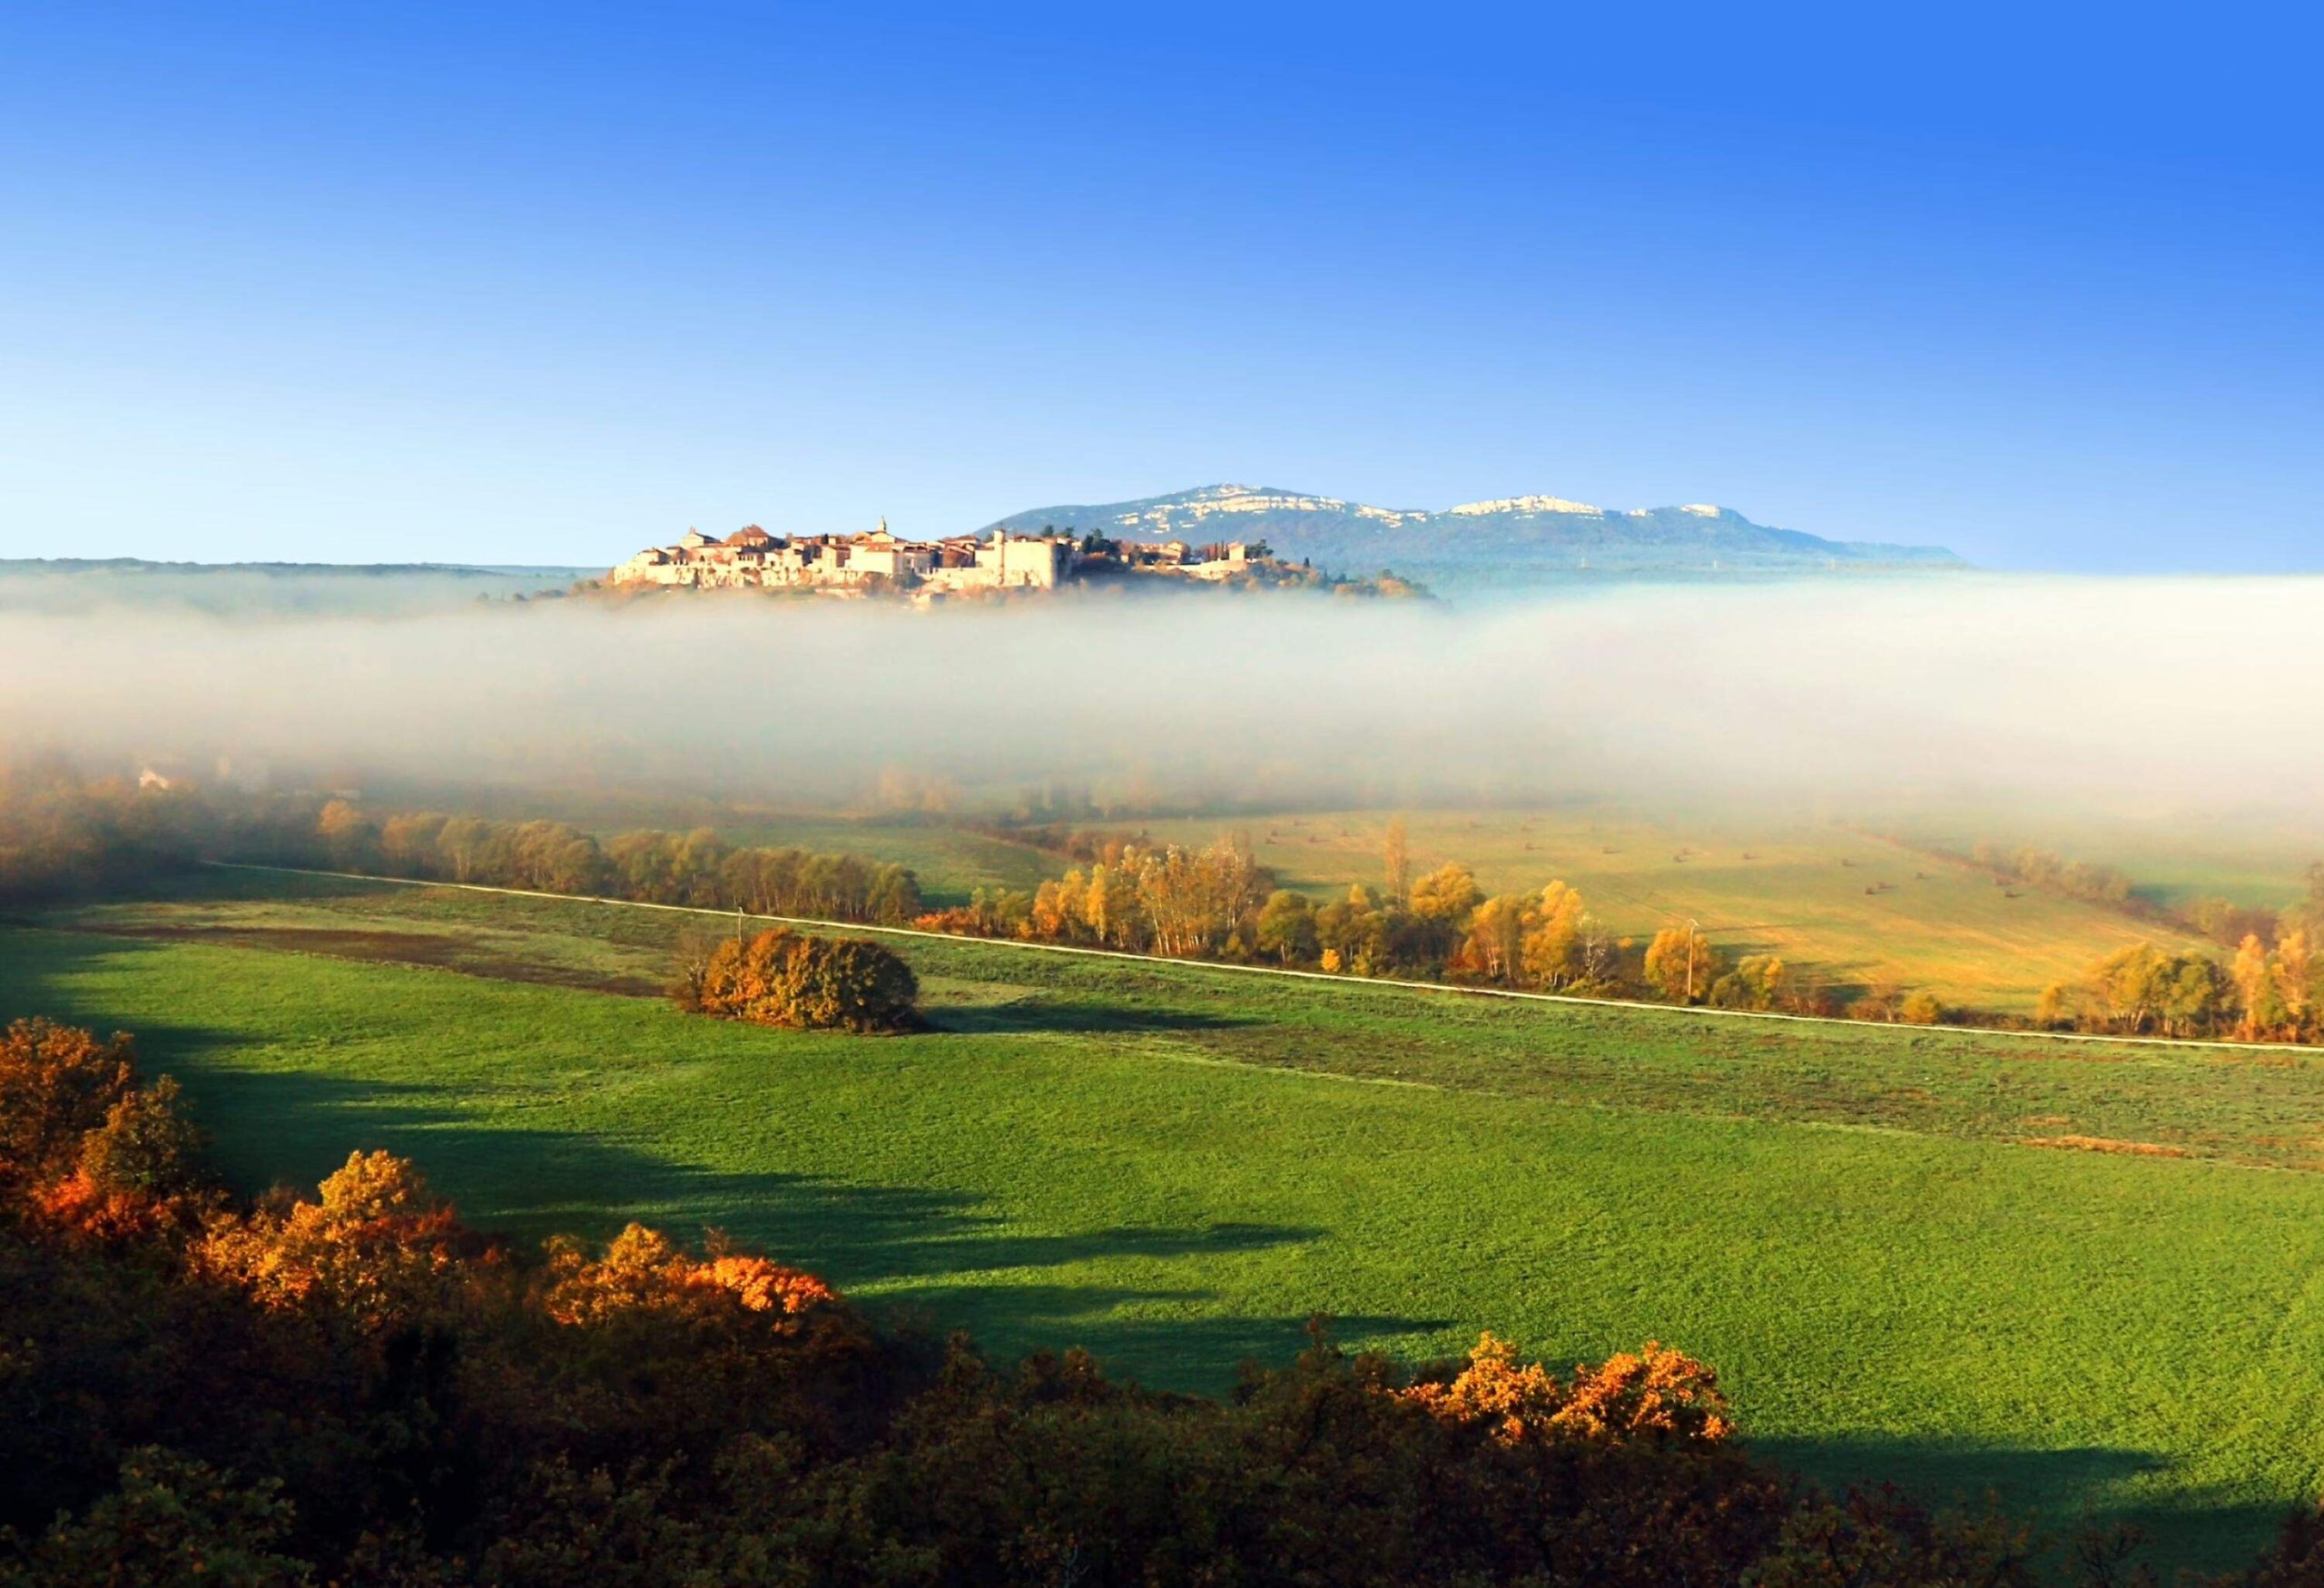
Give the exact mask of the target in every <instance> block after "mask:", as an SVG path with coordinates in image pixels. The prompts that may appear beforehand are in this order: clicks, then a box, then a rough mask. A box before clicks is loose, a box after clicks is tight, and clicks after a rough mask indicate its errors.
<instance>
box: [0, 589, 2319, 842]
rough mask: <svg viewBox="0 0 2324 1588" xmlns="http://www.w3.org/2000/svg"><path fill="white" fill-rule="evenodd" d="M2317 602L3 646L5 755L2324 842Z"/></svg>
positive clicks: (281, 631)
mask: <svg viewBox="0 0 2324 1588" xmlns="http://www.w3.org/2000/svg"><path fill="white" fill-rule="evenodd" d="M2319 633H2324V580H2314V579H2276V580H2267V579H2231V580H2230V579H2221V580H2076V579H2001V578H1990V577H1966V578H1955V579H1945V580H1934V581H1899V582H1896V583H1886V582H1877V581H1864V582H1858V581H1843V580H1835V581H1831V582H1804V583H1798V584H1788V585H1756V586H1748V587H1736V588H1718V587H1681V588H1675V589H1674V588H1663V589H1653V588H1615V589H1610V590H1601V591H1600V592H1598V593H1596V594H1593V595H1591V596H1590V597H1587V598H1568V599H1544V600H1540V601H1529V602H1525V603H1522V604H1518V605H1512V606H1506V607H1493V608H1482V609H1481V608H1463V607H1445V606H1433V605H1428V604H1404V603H1371V602H1362V603H1356V602H1345V601H1330V600H1324V599H1310V598H1305V597H1268V598H1258V597H1231V596H1217V597H1195V596H1188V597H1180V598H1176V599H1166V600H1157V601H1131V600H1119V599H1113V600H1087V601H1084V600H1075V599H1071V598H1066V599H1060V600H1057V601H1054V602H1046V603H1045V602H1039V601H1026V602H1020V603H1016V604H1012V605H1009V606H1008V607H998V608H994V607H977V608H968V609H959V610H950V611H945V610H939V611H935V612H925V613H923V612H912V611H909V610H904V609H901V608H898V607H885V606H879V605H874V604H870V603H843V602H837V601H822V602H816V601H763V600H753V599H747V598H746V599H734V600H726V599H708V600H688V599H683V598H681V599H675V600H663V601H655V602H648V603H642V604H638V605H635V606H625V607H610V606H606V605H604V604H600V603H597V602H593V601H579V600H566V601H558V602H548V603H540V602H536V603H534V604H531V605H529V606H524V607H507V606H497V607H487V608H479V609H473V610H464V611H460V612H458V613H437V614H424V615H419V616H398V617H393V618H389V619H373V620H356V619H349V618H344V617H315V616H287V617H279V618H276V619H273V620H270V621H262V622H253V621H249V620H247V619H245V620H238V621H228V620H222V619H220V618H218V617H215V616H205V615H202V614H199V613H193V612H186V611H176V610H161V611H156V610H133V611H129V610H122V609H117V608H110V607H108V608H103V609H95V610H82V611H78V612H68V613H63V614H54V613H25V612H22V611H18V612H12V613H8V614H5V615H0V748H5V749H8V750H13V751H19V752H21V751H24V750H37V749H51V748H54V749H64V750H67V751H70V752H73V753H75V754H76V755H79V756H80V757H82V758H83V759H84V761H87V760H93V761H94V762H95V763H97V764H100V765H103V766H109V767H112V768H113V769H115V770H123V771H133V770H136V769H138V768H139V767H141V766H143V765H146V764H154V765H166V766H169V767H173V768H178V769H191V770H192V771H194V772H196V773H207V772H209V771H211V770H212V768H214V767H215V766H216V764H218V762H219V760H220V758H221V757H224V758H227V759H228V761H229V762H230V763H231V765H232V766H233V767H234V768H236V769H237V771H236V775H249V774H251V769H254V768H256V769H263V775H265V776H266V777H267V778H269V779H271V781H272V782H274V783H275V784H277V785H281V784H285V783H288V782H294V781H300V780H323V781H326V782H328V783H329V784H332V785H340V784H356V785H359V786H360V785H362V784H366V783H367V782H374V781H379V780H391V781H394V782H397V783H399V784H410V783H412V782H415V781H419V782H428V781H436V782H444V783H451V782H479V781H480V782H491V783H507V784H531V785H542V784H570V785H575V786H580V785H586V786H588V787H591V788H595V789H601V790H602V789H605V788H608V787H628V786H642V785H652V786H655V787H659V788H663V789H667V790H683V791H685V792H689V793H694V794H717V795H721V796H724V797H730V798H731V797H747V798H750V799H753V800H754V801H759V802H764V803H767V804H787V805H793V806H805V805H812V804H834V803H843V804H857V803H860V802H862V801H864V800H866V799H867V798H869V797H870V796H871V794H872V791H874V790H875V789H881V788H882V787H884V788H885V790H886V794H887V797H890V798H891V799H902V800H907V801H908V800H911V799H916V798H919V797H921V792H920V791H925V790H928V789H933V788H944V789H950V790H954V791H957V797H959V798H960V799H961V800H962V801H963V802H965V803H971V804H972V803H974V801H975V800H976V799H978V798H979V797H981V796H993V795H996V794H1007V793H1010V792H1013V791H1014V790H1015V789H1017V788H1019V787H1024V786H1032V785H1038V784H1059V783H1063V784H1068V785H1070V786H1073V787H1075V788H1076V789H1081V788H1087V789H1088V790H1089V791H1090V792H1092V793H1093V794H1095V795H1097V796H1098V798H1099V799H1101V800H1103V801H1106V802H1109V803H1112V804H1120V805H1126V806H1128V807H1132V808H1135V809H1144V810H1149V811H1151V810H1158V809H1163V808H1167V807H1169V806H1181V807H1183V806H1186V805H1190V804H1219V803H1231V804H1239V805H1243V806H1245V807H1255V806H1260V805H1265V804H1293V803H1296V804H1348V803H1359V802H1360V803H1364V804H1427V803H1437V802H1462V803H1465V802H1472V801H1530V800H1539V799H1548V798H1561V797H1575V796H1586V797H1593V798H1601V799H1612V800H1630V801H1636V802H1639V803H1640V804H1645V805H1648V806H1665V805H1678V804H1686V805H1691V806H1699V805H1700V804H1703V803H1705V802H1722V803H1723V802H1742V801H1758V802H1771V803H1775V804H1782V805H1785V806H1787V807H1790V808H1794V809H1799V810H1807V811H1815V812H1820V813H1824V814H1851V815H1859V816H1872V815H1877V814H1882V813H1897V812H1908V811H1917V812H1925V811H1930V810H1944V809H1945V808H1947V807H1948V806H1953V805H1968V804H1974V805H1976V806H1978V807H1980V808H1988V809H1989V808H1992V807H1994V806H1996V805H2004V806H2005V805H2011V804H2024V805H2026V806H2028V807H2037V806H2038V807H2040V808H2043V809H2045V810H2049V811H2056V810H2059V809H2069V810H2088V811H2091V812H2093V813H2099V814H2148V813H2152V812H2153V811H2156V810H2158V809H2162V808H2167V807H2174V806H2184V807H2187V808H2190V809H2200V810H2205V811H2210V812H2212V813H2218V812H2221V811H2234V812H2244V811H2250V812H2253V813H2260V812H2268V813H2288V814H2295V815H2305V816H2309V817H2313V816H2314V815H2315V814H2316V813H2318V812H2319V810H2320V809H2324V800H2320V799H2319V796H2324V733H2319V729H2318V723H2319V695H2320V694H2324V661H2320V660H2319V652H2318V647H2317V645H2316V640H2315V636H2317V635H2318V634H2319Z"/></svg>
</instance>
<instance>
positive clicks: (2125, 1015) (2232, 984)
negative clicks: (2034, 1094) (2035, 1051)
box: [2036, 863, 2324, 1042]
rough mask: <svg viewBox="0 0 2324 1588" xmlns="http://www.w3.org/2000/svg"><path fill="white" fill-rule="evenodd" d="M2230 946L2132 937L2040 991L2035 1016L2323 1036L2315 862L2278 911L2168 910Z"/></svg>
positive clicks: (2304, 1038) (2321, 907)
mask: <svg viewBox="0 0 2324 1588" xmlns="http://www.w3.org/2000/svg"><path fill="white" fill-rule="evenodd" d="M2169 919H2171V920H2173V921H2175V922H2178V923H2179V924H2181V925H2184V926H2187V927H2189V928H2191V929H2192V930H2193V931H2195V932H2199V933H2201V935H2204V936H2207V937H2211V938H2213V939H2215V940H2218V941H2221V942H2225V943H2227V944H2228V945H2229V946H2230V947H2232V948H2233V949H2234V951H2235V952H2234V954H2233V955H2232V956H2231V957H2230V958H2229V959H2228V960H2226V961H2224V962H2222V961H2221V959H2219V958H2218V957H2217V956H2216V955H2213V954H2209V953H2203V952H2173V951H2171V950H2167V949H2162V948H2158V947H2156V946H2155V945H2154V944H2152V943H2146V942H2142V943H2134V944H2132V945H2131V946H2130V947H2127V948H2123V949H2119V950H2117V951H2115V952H2112V953H2110V954H2107V955H2105V956H2103V957H2102V958H2101V959H2099V960H2096V961H2094V962H2093V963H2092V964H2091V965H2090V967H2089V968H2088V969H2087V970H2086V971H2084V972H2083V974H2082V975H2080V976H2079V977H2076V978H2073V980H2071V981H2061V982H2058V983H2056V984H2054V985H2053V986H2051V987H2048V988H2046V989H2044V990H2043V994H2042V1001H2041V1006H2040V1009H2039V1011H2037V1014H2036V1019H2037V1020H2038V1021H2039V1022H2040V1023H2042V1024H2043V1025H2045V1026H2049V1027H2052V1028H2053V1029H2071V1030H2074V1031H2091V1032H2102V1033H2107V1034H2112V1035H2116V1036H2144V1035H2152V1036H2163V1037H2231V1038H2235V1039H2237V1040H2240V1041H2256V1042H2313V1041H2324V952H2319V947H2320V946H2324V863H2318V864H2316V865H2312V866H2310V867H2309V870H2308V891H2307V894H2306V896H2305V897H2303V898H2301V899H2300V900H2299V901H2297V902H2294V903H2292V904H2290V906H2288V907H2286V908H2284V909H2282V910H2262V909H2257V908H2253V907H2250V906H2242V905H2237V904H2233V903H2230V902H2228V901H2227V900H2224V899H2202V900H2198V901H2197V902H2195V903H2194V904H2192V905H2191V906H2190V907H2188V909H2186V910H2184V911H2182V912H2179V913H2178V914H2176V915H2175V916H2171V917H2169Z"/></svg>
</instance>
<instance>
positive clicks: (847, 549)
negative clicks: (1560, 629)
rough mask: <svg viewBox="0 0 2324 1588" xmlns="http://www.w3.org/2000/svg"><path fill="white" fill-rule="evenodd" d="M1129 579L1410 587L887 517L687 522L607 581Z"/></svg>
mask: <svg viewBox="0 0 2324 1588" xmlns="http://www.w3.org/2000/svg"><path fill="white" fill-rule="evenodd" d="M1126 579H1136V580H1138V581H1141V582H1147V581H1150V582H1154V583H1157V584H1158V583H1162V582H1166V581H1167V582H1177V583H1198V584H1207V585H1217V586H1237V587H1312V588H1324V589H1329V590H1332V591H1334V593H1342V592H1344V593H1346V594H1351V595H1411V594H1415V593H1417V587H1414V586H1411V585H1409V584H1407V583H1405V582H1404V581H1403V580H1398V579H1392V578H1389V577H1385V576H1383V577H1382V578H1380V579H1377V580H1348V579H1340V578H1334V577H1330V576H1327V575H1324V574H1322V573H1319V572H1317V571H1316V570H1315V569H1314V568H1311V567H1307V566H1305V564H1295V563H1289V562H1285V561H1281V560H1279V559H1277V558H1276V557H1275V556H1274V554H1273V552H1272V551H1271V549H1270V548H1269V547H1268V546H1267V545H1266V543H1265V541H1259V542H1256V543H1246V542H1243V541H1239V540H1237V541H1222V542H1216V543H1213V544H1210V545H1206V546H1189V545H1188V544H1187V543H1186V542H1185V541H1180V540H1171V541H1163V542H1158V543H1157V542H1147V541H1139V540H1111V539H1108V538H1104V537H1102V536H1098V535H1088V536H1084V537H1082V538H1078V539H1077V538H1074V537H1073V536H1071V535H1064V534H1059V533H1057V532H1055V531H1048V532H1044V533H1042V534H1039V535H1024V534H1013V533H1011V532H1009V530H1007V529H1005V528H995V529H993V530H992V531H991V533H990V535H988V536H985V537H982V538H980V537H978V536H974V535H960V536H953V537H951V538H947V539H943V540H906V539H904V538H901V537H899V536H897V535H895V534H894V533H892V532H891V531H890V529H889V528H888V524H887V520H886V519H884V518H883V519H881V521H880V527H879V528H876V529H873V530H871V531H868V532H867V533H864V534H860V535H793V536H781V535H774V534H771V533H769V532H768V531H767V530H765V529H763V528H759V526H757V525H755V524H752V525H747V526H745V527H744V528H741V529H738V530H736V531H735V532H734V534H732V535H729V536H727V537H726V538H724V539H723V540H722V539H719V538H715V537H714V536H709V535H704V533H703V532H702V531H701V530H699V529H689V530H687V531H686V533H685V534H684V537H682V538H680V539H679V540H678V541H677V542H676V543H675V544H674V545H670V546H655V547H647V548H646V549H645V550H644V551H641V552H639V553H638V554H637V555H636V556H635V557H631V558H630V559H629V560H628V561H626V562H625V563H623V564H622V565H621V566H620V567H616V568H615V569H614V570H613V571H612V572H611V574H609V575H608V576H607V577H606V584H607V585H608V586H610V587H614V588H615V589H651V588H655V587H663V588H688V589H703V590H713V589H765V590H797V591H803V592H808V593H812V594H818V595H827V596H856V597H865V596H901V597H909V598H910V599H911V601H912V602H913V603H914V604H916V605H921V606H928V605H932V604H934V603H936V602H938V601H941V600H946V599H949V598H951V597H961V596H979V595H988V594H1000V593H1003V592H1011V591H1043V590H1057V589H1060V588H1064V587H1068V586H1073V585H1082V584H1098V583H1105V582H1114V581H1122V580H1126Z"/></svg>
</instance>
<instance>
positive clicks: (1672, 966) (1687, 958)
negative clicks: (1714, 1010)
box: [1645, 922, 1719, 1003]
mask: <svg viewBox="0 0 2324 1588" xmlns="http://www.w3.org/2000/svg"><path fill="white" fill-rule="evenodd" d="M1645 969H1646V979H1647V981H1648V983H1649V985H1651V986H1652V987H1653V988H1654V989H1655V991H1658V992H1659V993H1661V994H1662V996H1663V997H1665V998H1667V999H1669V1001H1671V1002H1673V1003H1691V1002H1693V1001H1695V1000H1696V999H1698V998H1699V997H1701V996H1703V995H1704V994H1705V993H1707V992H1709V991H1710V987H1711V984H1712V983H1713V982H1714V981H1717V980H1718V969H1719V956H1718V951H1717V950H1716V949H1714V948H1712V947H1711V945H1710V942H1709V939H1707V938H1705V937H1704V936H1703V934H1702V932H1700V931H1699V929H1697V928H1696V927H1695V925H1694V924H1693V923H1692V922H1688V923H1687V924H1685V925H1680V926H1666V927H1664V928H1663V929H1662V930H1661V931H1659V932H1656V933H1655V934H1654V941H1653V942H1649V944H1647V948H1646V966H1645Z"/></svg>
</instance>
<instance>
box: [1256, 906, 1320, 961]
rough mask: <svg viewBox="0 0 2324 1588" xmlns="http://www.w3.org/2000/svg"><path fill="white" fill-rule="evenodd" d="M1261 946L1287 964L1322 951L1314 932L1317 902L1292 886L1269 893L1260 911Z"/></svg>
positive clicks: (1313, 956) (1312, 957)
mask: <svg viewBox="0 0 2324 1588" xmlns="http://www.w3.org/2000/svg"><path fill="white" fill-rule="evenodd" d="M1258 949H1259V952H1261V953H1265V954H1273V955H1274V956H1275V958H1276V959H1277V960H1278V961H1279V962H1282V963H1284V964H1286V965H1291V964H1305V963H1307V962H1310V961H1312V960H1314V959H1315V957H1316V955H1317V953H1318V952H1321V951H1320V948H1319V945H1318V941H1317V939H1316V936H1315V901H1314V900H1313V899H1310V898H1309V897H1308V896H1307V895H1306V894H1305V893H1297V892H1295V891H1293V890H1292V889H1289V888H1278V889H1276V890H1275V892H1274V893H1270V894H1268V895H1267V902H1266V903H1265V905H1264V906H1262V907H1261V909H1260V911H1259V921H1258Z"/></svg>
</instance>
